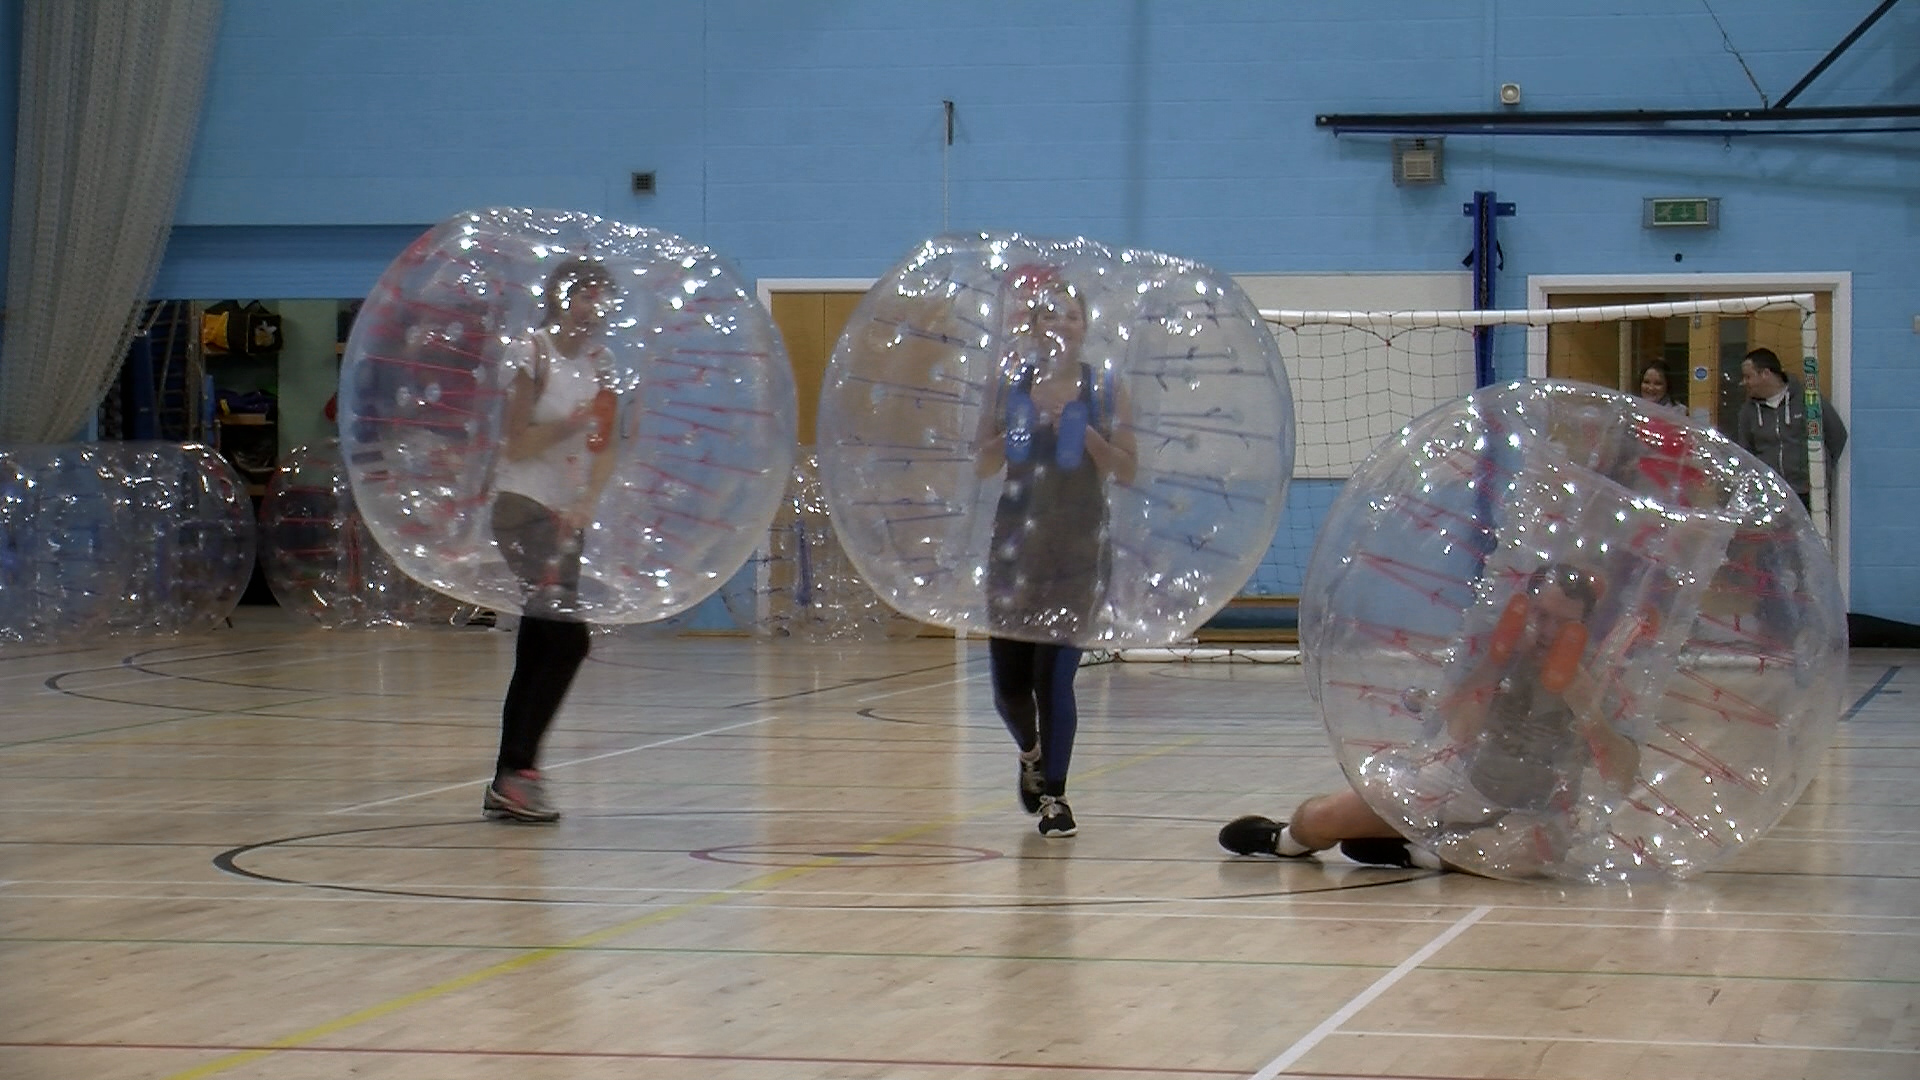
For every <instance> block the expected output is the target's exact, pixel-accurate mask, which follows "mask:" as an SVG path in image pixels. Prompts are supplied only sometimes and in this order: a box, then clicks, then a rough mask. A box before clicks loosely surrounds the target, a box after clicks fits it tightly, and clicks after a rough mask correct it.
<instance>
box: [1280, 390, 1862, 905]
mask: <svg viewBox="0 0 1920 1080" xmlns="http://www.w3.org/2000/svg"><path fill="white" fill-rule="evenodd" d="M1300 632H1301V644H1302V647H1303V650H1304V653H1305V656H1306V667H1307V676H1308V686H1309V689H1310V690H1311V692H1312V694H1313V696H1314V699H1315V701H1316V702H1318V704H1319V707H1320V712H1321V715H1322V717H1323V719H1324V720H1325V722H1326V725H1327V730H1328V733H1329V734H1330V736H1331V737H1332V739H1333V742H1334V746H1335V750H1336V752H1337V753H1338V755H1339V758H1340V764H1341V766H1342V768H1343V769H1345V771H1346V774H1347V778H1348V779H1349V781H1351V782H1352V784H1353V786H1354V788H1355V789H1356V790H1357V791H1358V792H1359V793H1360V794H1361V796H1362V797H1363V798H1364V799H1365V800H1366V801H1367V803H1368V805H1369V806H1371V807H1372V808H1373V809H1374V810H1375V811H1376V812H1378V813H1379V814H1380V815H1381V816H1382V817H1383V818H1385V819H1386V821H1387V822H1388V823H1389V824H1391V825H1392V826H1393V827H1394V828H1395V829H1397V830H1399V831H1400V832H1401V833H1402V834H1403V835H1404V836H1405V837H1406V838H1408V839H1409V840H1410V841H1412V842H1413V843H1415V844H1416V845H1418V846H1420V847H1422V848H1424V849H1426V850H1427V851H1429V852H1431V853H1432V854H1434V855H1437V856H1438V857H1439V859H1440V860H1441V861H1442V862H1444V863H1446V864H1450V865H1452V866H1456V867H1459V868H1462V869H1466V870H1470V871H1473V872H1476V873H1480V874H1485V875H1487V876H1491V877H1499V878H1509V879H1528V878H1551V879H1558V880H1565V881H1577V882H1590V883H1605V882H1615V881H1634V880H1660V879H1680V878H1686V877H1690V876H1692V875H1694V874H1697V873H1700V872H1701V871H1703V870H1706V869H1709V868H1711V867H1713V866H1715V865H1717V864H1719V863H1721V862H1722V861H1723V860H1725V859H1727V858H1728V857H1730V856H1731V855H1733V854H1734V853H1735V852H1737V851H1739V850H1740V849H1741V848H1743V847H1744V846H1746V845H1747V844H1749V843H1751V842H1752V841H1753V840H1754V839H1756V838H1757V837H1759V836H1760V835H1761V834H1763V833H1765V832H1766V831H1767V830H1768V829H1769V828H1771V827H1772V826H1773V825H1774V824H1775V823H1776V822H1778V821H1779V820H1780V819H1781V817H1782V816H1784V815H1785V814H1786V812H1787V810H1788V809H1790V808H1791V807H1792V806H1793V804H1794V802H1795V801H1796V800H1797V799H1798V798H1799V796H1800V793H1801V791H1802V790H1803V789H1804V788H1805V787H1806V785H1807V782H1808V781H1809V780H1811V779H1812V777H1813V775H1814V771H1815V770H1816V769H1817V768H1818V767H1819V764H1820V760H1821V756H1822V755H1823V754H1824V753H1825V751H1826V748H1827V746H1828V745H1829V744H1830V742H1831V741H1832V738H1833V734H1834V731H1835V729H1836V727H1837V724H1838V721H1839V716H1840V707H1841V694H1842V691H1843V689H1844V680H1845V677H1846V671H1847V661H1846V647H1847V646H1846V606H1845V601H1844V599H1843V597H1842V595H1841V591H1840V583H1839V576H1838V574H1837V572H1836V570H1835V566H1834V560H1833V556H1832V555H1831V554H1830V553H1829V552H1828V550H1827V548H1826V546H1825V544H1824V543H1823V542H1822V541H1821V539H1820V536H1819V533H1818V532H1817V531H1816V529H1815V527H1814V524H1813V520H1812V519H1811V518H1810V517H1809V516H1808V514H1807V512H1806V509H1805V508H1804V507H1803V506H1802V504H1801V502H1800V500H1799V498H1798V497H1797V496H1795V494H1794V493H1793V490H1792V489H1791V488H1789V487H1788V486H1787V485H1786V484H1785V483H1784V482H1783V481H1782V480H1781V479H1780V478H1779V477H1778V476H1777V475H1775V474H1774V473H1773V472H1772V471H1771V470H1769V469H1768V468H1767V467H1766V466H1765V465H1764V464H1762V463H1761V462H1760V461H1759V460H1758V459H1756V458H1754V457H1753V456H1752V455H1750V454H1748V453H1747V452H1746V451H1744V450H1742V449H1740V448H1739V447H1737V446H1735V445H1734V444H1733V443H1732V442H1731V441H1730V440H1728V439H1727V438H1726V437H1725V436H1723V435H1721V434H1720V433H1718V432H1716V431H1714V430H1712V429H1711V428H1708V427H1706V426H1704V425H1702V424H1700V423H1698V422H1696V421H1695V420H1693V419H1691V418H1689V417H1687V416H1685V415H1683V414H1681V413H1678V412H1675V411H1673V410H1669V409H1663V408H1660V407H1658V406H1652V405H1649V404H1647V403H1646V402H1643V401H1640V400H1639V399H1637V398H1634V397H1630V396H1628V395H1626V394H1622V393H1618V392H1616V391H1613V390H1610V389H1604V388H1601V387H1597V386H1592V385H1587V384H1582V383H1572V382H1560V381H1554V380H1531V381H1523V382H1516V383H1510V384H1506V385H1500V386H1492V387H1487V388H1484V389H1481V390H1478V391H1475V392H1474V393H1473V394H1472V395H1470V396H1468V397H1466V398H1463V399H1461V400H1460V401H1457V402H1454V403H1452V404H1448V405H1443V406H1441V407H1440V408H1438V409H1435V410H1433V411H1432V412H1430V413H1428V414H1427V415H1425V416H1423V417H1421V418H1420V419H1418V420H1415V421H1414V422H1413V423H1412V424H1411V425H1409V426H1408V427H1407V428H1406V429H1405V430H1404V431H1402V432H1401V433H1400V434H1399V435H1398V436H1396V437H1394V438H1393V439H1390V440H1388V441H1387V442H1386V443H1384V444H1383V445H1381V446H1380V447H1379V448H1378V449H1376V450H1375V451H1374V453H1373V455H1372V456H1371V457H1369V458H1368V459H1367V461H1366V462H1365V463H1363V464H1362V465H1361V467H1360V468H1359V469H1358V470H1357V471H1356V472H1355V474H1354V476H1353V477H1352V479H1350V480H1349V481H1348V482H1347V485H1346V487H1345V489H1344V490H1343V492H1342V494H1341V496H1340V497H1339V499H1338V500H1336V502H1335V503H1334V505H1333V507H1332V508H1331V509H1330V510H1329V512H1328V516H1327V518H1326V520H1325V521H1324V522H1323V524H1322V527H1321V531H1320V536H1319V539H1318V541H1317V543H1316V545H1315V549H1314V555H1313V560H1312V563H1311V564H1310V566H1309V568H1308V572H1307V579H1306V585H1305V588H1304V589H1303V590H1302V596H1301V609H1300Z"/></svg>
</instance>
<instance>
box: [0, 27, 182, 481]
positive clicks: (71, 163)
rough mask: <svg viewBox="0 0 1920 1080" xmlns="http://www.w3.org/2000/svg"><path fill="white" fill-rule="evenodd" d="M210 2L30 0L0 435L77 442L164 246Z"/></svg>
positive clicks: (23, 46) (1, 364) (115, 366)
mask: <svg viewBox="0 0 1920 1080" xmlns="http://www.w3.org/2000/svg"><path fill="white" fill-rule="evenodd" d="M219 18H220V3H219V0H25V3H23V4H22V19H21V35H20V38H21V40H20V110H19V133H18V141H17V143H16V145H15V149H14V185H15V186H14V195H13V232H12V239H11V244H10V246H9V250H8V252H7V318H6V330H5V346H4V348H0V444H6V443H44V442H55V441H61V440H65V439H69V438H72V437H73V436H74V434H75V433H77V432H79V431H80V430H81V429H82V427H83V426H84V425H85V424H86V422H87V420H88V419H89V418H90V417H91V416H92V415H93V411H94V409H95V408H96V407H97V406H98V404H99V401H100V398H101V396H102V395H103V394H104V393H105V392H106V388H107V386H108V385H109V384H111V383H112V382H113V380H114V378H115V377H116V376H117V375H118V373H119V370H120V363H121V360H122V358H123V357H124V356H125V354H126V351H127V345H128V342H129V340H130V339H131V337H132V335H133V332H134V330H135V320H136V318H137V317H138V315H139V312H140V311H141V308H142V306H143V304H144V302H145V301H146V299H147V290H148V289H149V288H151V287H152V285H153V277H154V273H155V272H156V271H157V270H158V268H159V265H160V256H161V253H162V252H163V251H164V250H165V248H166V242H167V233H168V230H169V228H170V227H171V226H172V223H173V212H174V204H175V203H176V202H177V201H178V199H179V194H180V185H181V182H182V180H183V178H184V176H185V174H186V169H187V159H188V156H189V154H191V152H192V150H193V137H194V129H195V128H196V127H197V126H198V124H199V120H200V100H201V95H202V91H203V89H204V88H205V85H206V77H207V67H208V64H209V59H210V56H211V53H212V44H213V36H214V32H215V30H216V29H217V27H218V24H219Z"/></svg>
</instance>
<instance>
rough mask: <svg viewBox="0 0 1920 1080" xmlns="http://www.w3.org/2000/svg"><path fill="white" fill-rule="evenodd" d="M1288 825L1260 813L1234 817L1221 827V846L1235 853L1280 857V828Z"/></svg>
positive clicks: (1305, 854) (1303, 855) (1309, 853)
mask: <svg viewBox="0 0 1920 1080" xmlns="http://www.w3.org/2000/svg"><path fill="white" fill-rule="evenodd" d="M1286 827H1287V823H1286V822H1284V821H1275V820H1273V819H1272V818H1264V817H1261V816H1260V815H1258V814H1248V815H1247V816H1246V817H1243V818H1234V819H1233V820H1232V821H1229V822H1227V823H1226V824H1225V825H1222V826H1221V827H1220V846H1221V847H1223V848H1226V849H1227V850H1228V851H1231V852H1233V853H1234V854H1235V855H1273V856H1276V857H1280V858H1285V857H1286V856H1282V855H1280V830H1281V829H1284V828H1286ZM1311 854H1313V853H1312V852H1310V851H1309V852H1306V853H1304V854H1302V855H1296V856H1293V858H1305V857H1306V856H1307V855H1311Z"/></svg>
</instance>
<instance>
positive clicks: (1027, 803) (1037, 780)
mask: <svg viewBox="0 0 1920 1080" xmlns="http://www.w3.org/2000/svg"><path fill="white" fill-rule="evenodd" d="M1046 789H1047V777H1046V773H1045V771H1044V770H1043V768H1042V766H1041V764H1040V759H1039V758H1034V759H1033V760H1032V761H1028V760H1027V759H1026V758H1025V757H1022V758H1021V759H1020V786H1019V789H1018V790H1019V792H1020V809H1022V810H1025V811H1026V812H1027V813H1029V814H1037V813H1039V812H1040V793H1041V792H1043V791H1045V790H1046Z"/></svg>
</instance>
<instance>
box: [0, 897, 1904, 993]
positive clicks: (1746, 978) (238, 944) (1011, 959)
mask: <svg viewBox="0 0 1920 1080" xmlns="http://www.w3.org/2000/svg"><path fill="white" fill-rule="evenodd" d="M801 910H806V911H810V912H814V911H819V910H820V909H818V908H808V909H801ZM834 910H836V911H848V912H851V911H856V910H859V909H858V908H844V909H834ZM0 944H8V945H141V946H146V945H168V946H228V947H233V948H252V949H258V948H296V949H306V948H327V949H395V950H402V951H406V950H420V951H437V952H462V951H464V952H524V951H526V950H529V949H535V948H544V949H547V950H551V951H552V952H554V953H556V954H562V953H577V954H581V955H595V956H601V955H646V956H709V957H710V956H745V957H759V958H784V957H790V958H793V959H802V958H805V959H825V960H969V961H991V962H994V963H1021V964H1138V965H1142V966H1150V965H1154V964H1163V965H1172V966H1180V967H1187V966H1194V967H1252V968H1278V969H1287V970H1309V971H1311V970H1324V971H1387V970H1391V969H1392V968H1393V967H1394V966H1395V965H1393V964H1384V963H1382V964H1368V963H1362V962H1359V961H1348V962H1337V963H1336V962H1330V961H1311V960H1244V959H1234V958H1202V957H1167V956H1048V955H1045V954H1031V955H1029V954H1024V953H975V952H969V953H931V952H879V951H864V950H853V949H727V948H692V947H687V946H672V945H600V944H593V945H575V944H571V943H563V944H559V945H549V946H532V945H496V944H479V945H471V944H460V943H456V942H444V943H443V942H408V941H275V940H271V939H262V940H251V939H248V940H241V939H232V940H228V939H221V940H204V939H192V938H84V937H74V938H67V937H47V938H39V937H0ZM1420 970H1421V972H1423V973H1431V972H1436V971H1438V972H1448V973H1451V974H1456V975H1515V976H1520V975H1528V976H1530V975H1565V976H1568V977H1571V978H1583V979H1584V978H1589V977H1593V978H1606V979H1669V980H1671V979H1724V980H1728V981H1732V982H1781V983H1816V984H1819V983H1832V984H1839V985H1848V986H1916V985H1920V978H1913V979H1891V978H1888V979H1862V978H1839V977H1835V976H1828V975H1757V974H1736V973H1724V972H1691V971H1590V970H1585V969H1581V970H1573V969H1569V968H1493V967H1474V966H1470V965H1464V964H1422V965H1421V966H1420Z"/></svg>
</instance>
